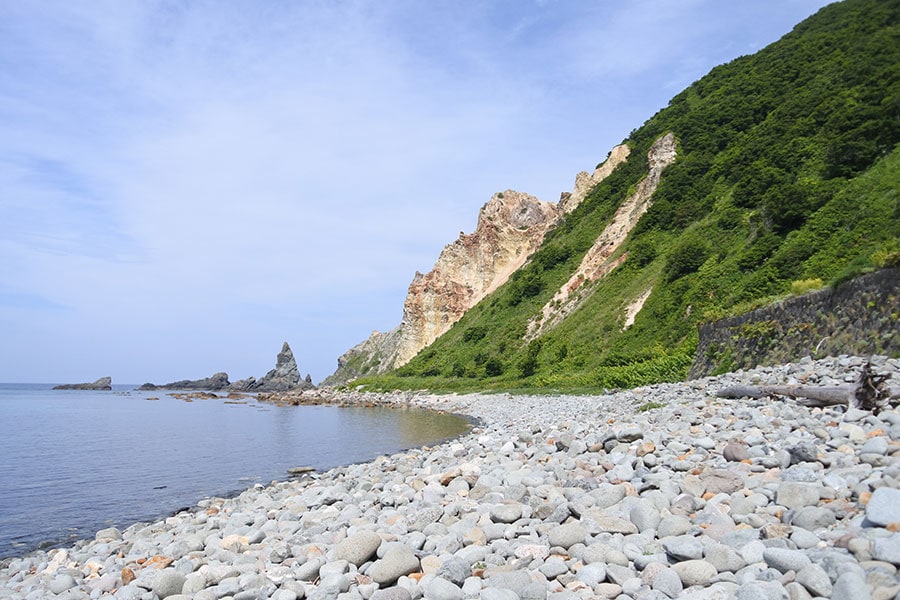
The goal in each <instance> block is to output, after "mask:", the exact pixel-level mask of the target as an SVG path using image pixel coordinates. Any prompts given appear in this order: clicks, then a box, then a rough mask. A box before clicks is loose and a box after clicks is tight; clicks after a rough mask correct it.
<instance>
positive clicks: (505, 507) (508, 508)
mask: <svg viewBox="0 0 900 600" xmlns="http://www.w3.org/2000/svg"><path fill="white" fill-rule="evenodd" d="M521 518H522V505H521V504H519V503H518V502H510V503H504V504H495V505H494V506H492V507H491V521H493V522H494V523H515V522H516V521H518V520H519V519H521Z"/></svg>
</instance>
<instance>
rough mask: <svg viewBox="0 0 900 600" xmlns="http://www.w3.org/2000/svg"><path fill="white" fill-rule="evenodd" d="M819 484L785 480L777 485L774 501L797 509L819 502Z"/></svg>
mask: <svg viewBox="0 0 900 600" xmlns="http://www.w3.org/2000/svg"><path fill="white" fill-rule="evenodd" d="M821 487H822V486H821V485H819V484H817V483H805V482H798V481H785V482H783V483H782V484H781V485H780V486H779V487H778V492H777V493H776V495H775V502H776V503H778V504H780V505H781V506H784V507H786V508H794V509H799V508H803V507H804V506H815V505H816V504H818V503H819V492H820V490H821Z"/></svg>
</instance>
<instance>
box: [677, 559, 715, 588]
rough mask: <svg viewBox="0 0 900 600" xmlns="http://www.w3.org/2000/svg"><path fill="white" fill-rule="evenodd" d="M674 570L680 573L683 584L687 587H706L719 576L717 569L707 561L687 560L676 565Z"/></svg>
mask: <svg viewBox="0 0 900 600" xmlns="http://www.w3.org/2000/svg"><path fill="white" fill-rule="evenodd" d="M672 569H674V570H675V572H676V573H678V577H679V578H680V579H681V583H682V584H684V585H685V586H686V587H691V586H692V585H706V584H707V583H709V580H710V579H712V578H713V577H715V576H716V575H718V571H716V568H715V567H714V566H713V565H712V564H710V563H708V562H707V561H705V560H686V561H683V562H680V563H675V564H674V565H672Z"/></svg>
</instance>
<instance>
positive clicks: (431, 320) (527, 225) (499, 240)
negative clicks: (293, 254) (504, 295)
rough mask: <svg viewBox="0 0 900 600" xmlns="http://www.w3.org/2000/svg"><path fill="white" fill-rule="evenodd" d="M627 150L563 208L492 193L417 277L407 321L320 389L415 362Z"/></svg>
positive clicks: (352, 357)
mask: <svg viewBox="0 0 900 600" xmlns="http://www.w3.org/2000/svg"><path fill="white" fill-rule="evenodd" d="M629 152H630V149H629V148H628V146H626V145H624V144H622V145H620V146H616V147H615V148H613V149H612V151H610V153H609V156H608V157H607V159H606V160H605V161H604V162H603V163H602V164H600V165H599V166H598V167H597V168H596V169H595V170H594V172H593V173H588V172H587V171H583V172H581V173H579V174H578V175H577V176H576V178H575V186H574V189H573V190H572V191H571V192H563V194H562V195H561V197H560V201H559V203H557V204H553V203H550V202H543V201H541V200H539V199H537V198H535V197H534V196H530V195H528V194H525V193H522V192H516V191H513V190H506V191H504V192H500V193H497V194H494V196H493V197H492V198H491V199H490V201H488V202H487V204H485V205H484V206H483V207H482V208H481V211H480V212H479V215H478V225H477V227H476V228H475V231H474V232H473V233H471V234H466V233H461V234H460V236H459V239H458V240H456V241H455V242H453V243H452V244H450V245H448V246H447V247H445V248H444V250H443V251H442V252H441V254H440V256H439V257H438V259H437V262H435V265H434V268H433V269H432V270H431V271H429V272H428V273H426V274H422V273H416V275H415V277H414V278H413V281H412V283H411V284H410V286H409V292H408V293H407V296H406V300H405V302H404V304H403V321H402V322H401V324H400V325H399V326H398V327H396V328H395V329H392V330H391V331H388V332H380V331H375V332H373V333H372V335H371V336H369V339H367V340H365V341H364V342H362V343H360V344H357V345H356V346H354V347H353V348H351V349H350V350H348V351H347V352H345V353H344V354H343V355H342V356H341V357H340V358H339V359H338V369H337V371H335V372H334V373H333V374H332V375H331V376H329V377H328V378H326V379H325V380H324V381H323V382H322V383H323V384H324V385H338V384H341V383H345V382H347V381H351V380H353V379H355V378H357V377H359V376H361V375H367V374H377V373H383V372H385V371H388V370H391V369H394V368H397V367H399V366H402V365H404V364H406V363H407V362H409V361H410V360H411V359H412V358H413V357H414V356H415V355H416V354H418V353H419V352H420V351H421V350H422V349H423V348H425V347H427V346H428V345H429V344H431V343H432V342H433V341H434V340H436V339H437V338H438V337H439V336H440V335H442V334H443V333H444V332H446V331H447V330H448V329H450V326H452V325H453V324H454V323H455V322H456V321H458V320H459V319H460V318H461V317H462V316H463V315H464V314H465V312H466V311H467V310H469V309H470V308H472V307H473V306H475V305H476V304H477V303H478V302H479V301H480V300H481V299H482V298H484V297H485V296H487V295H488V294H490V293H491V292H493V291H494V290H496V289H497V288H498V287H500V286H501V285H503V284H504V283H506V281H507V280H508V279H509V277H510V276H511V275H512V274H513V273H514V272H515V271H516V270H517V269H519V268H520V267H521V266H522V265H524V264H525V262H526V261H527V260H528V257H529V256H531V255H532V254H534V252H535V251H536V250H537V249H538V248H540V246H541V243H542V242H543V240H544V236H545V235H546V233H547V232H548V231H549V230H550V229H552V228H553V227H554V226H555V225H556V224H557V223H559V220H560V217H562V216H563V215H565V214H567V213H570V212H572V211H573V210H575V209H576V208H577V207H578V205H579V204H581V202H582V201H583V200H584V198H585V197H586V196H587V194H588V193H589V192H590V191H591V189H593V188H594V186H596V185H597V184H598V183H600V182H601V181H603V179H605V178H606V177H607V176H608V175H609V174H610V173H612V172H613V170H614V169H615V168H616V167H617V166H619V164H621V163H622V162H623V161H625V160H626V159H627V158H628V154H629Z"/></svg>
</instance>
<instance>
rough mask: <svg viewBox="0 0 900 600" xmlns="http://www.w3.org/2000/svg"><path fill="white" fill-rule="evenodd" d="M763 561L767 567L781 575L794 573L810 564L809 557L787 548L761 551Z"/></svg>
mask: <svg viewBox="0 0 900 600" xmlns="http://www.w3.org/2000/svg"><path fill="white" fill-rule="evenodd" d="M763 560H764V561H766V564H767V565H769V566H770V567H772V568H774V569H778V570H779V571H781V572H782V573H787V572H788V571H795V572H796V571H799V570H800V569H802V568H803V567H806V566H808V565H809V564H811V561H810V560H809V557H808V556H806V555H805V554H804V553H803V552H800V551H799V550H789V549H787V548H766V549H765V550H763Z"/></svg>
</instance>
